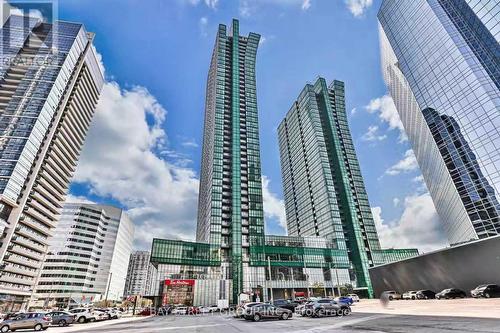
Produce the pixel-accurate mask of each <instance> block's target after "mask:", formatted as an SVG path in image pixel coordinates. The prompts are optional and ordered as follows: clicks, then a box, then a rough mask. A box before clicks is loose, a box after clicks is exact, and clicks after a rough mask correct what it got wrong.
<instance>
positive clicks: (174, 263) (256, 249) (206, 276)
mask: <svg viewBox="0 0 500 333" xmlns="http://www.w3.org/2000/svg"><path fill="white" fill-rule="evenodd" d="M254 244H255V246H254ZM209 248H210V245H209V244H205V243H193V242H184V241H176V240H163V239H155V240H154V241H153V247H152V251H151V264H152V265H153V268H154V270H155V272H154V274H153V275H154V276H153V278H152V279H151V282H150V288H149V290H148V291H149V293H150V295H152V296H156V298H157V300H158V303H159V302H161V303H163V304H167V303H168V302H170V301H171V298H172V297H174V296H175V295H176V296H175V297H177V296H179V294H178V293H174V294H175V295H174V294H173V293H172V292H171V291H170V289H169V288H168V287H166V285H167V284H172V283H174V284H176V283H177V284H189V285H190V286H191V287H190V289H189V293H186V292H184V291H183V292H182V294H183V295H184V296H183V297H184V300H183V302H184V303H185V304H194V305H210V304H216V303H217V300H220V299H228V300H229V301H230V302H231V303H237V302H238V299H239V294H238V297H237V298H233V295H232V292H233V286H234V280H233V275H232V272H231V271H230V270H227V269H226V268H225V266H224V263H221V262H218V261H210V260H209V259H210V258H209V252H208V251H207V250H208V249H209ZM244 262H245V264H244V265H243V278H242V284H243V287H242V291H241V293H244V294H247V295H249V297H250V298H252V299H253V300H256V299H257V298H259V299H260V300H270V299H271V298H283V297H286V298H292V297H295V296H299V295H303V296H307V295H309V296H314V295H315V296H325V295H328V296H333V295H338V288H340V286H343V285H346V284H350V283H351V275H352V267H351V265H350V262H349V260H348V255H347V250H345V249H344V250H341V249H338V247H337V243H336V241H335V240H329V239H323V238H320V237H297V236H295V237H294V236H265V240H264V242H256V243H251V244H250V256H249V258H247V259H245V261H244ZM167 281H168V282H167ZM173 295H174V296H173ZM175 297H174V298H175ZM176 300H178V299H176ZM181 303H182V302H181Z"/></svg>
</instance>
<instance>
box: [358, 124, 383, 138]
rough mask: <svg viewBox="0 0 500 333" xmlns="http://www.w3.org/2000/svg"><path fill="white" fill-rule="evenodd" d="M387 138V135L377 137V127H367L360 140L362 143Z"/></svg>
mask: <svg viewBox="0 0 500 333" xmlns="http://www.w3.org/2000/svg"><path fill="white" fill-rule="evenodd" d="M386 138H387V135H385V134H383V135H379V134H378V126H369V127H368V131H367V132H366V133H365V134H363V136H362V137H361V140H363V141H382V140H385V139H386Z"/></svg>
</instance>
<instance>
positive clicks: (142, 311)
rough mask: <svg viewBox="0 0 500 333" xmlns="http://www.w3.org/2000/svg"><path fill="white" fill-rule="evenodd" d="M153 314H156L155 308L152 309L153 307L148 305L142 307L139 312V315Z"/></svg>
mask: <svg viewBox="0 0 500 333" xmlns="http://www.w3.org/2000/svg"><path fill="white" fill-rule="evenodd" d="M153 314H155V312H154V310H153V309H151V308H149V307H148V308H144V309H142V310H141V311H140V312H139V313H138V315H139V316H151V315H153Z"/></svg>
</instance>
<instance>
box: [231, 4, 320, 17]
mask: <svg viewBox="0 0 500 333" xmlns="http://www.w3.org/2000/svg"><path fill="white" fill-rule="evenodd" d="M266 5H274V6H282V7H289V6H295V8H298V7H299V6H300V9H301V10H303V11H306V10H308V9H309V8H310V7H311V0H240V3H239V10H238V11H239V14H240V16H242V17H250V16H253V15H255V14H257V13H258V12H259V11H260V10H261V7H262V6H266Z"/></svg>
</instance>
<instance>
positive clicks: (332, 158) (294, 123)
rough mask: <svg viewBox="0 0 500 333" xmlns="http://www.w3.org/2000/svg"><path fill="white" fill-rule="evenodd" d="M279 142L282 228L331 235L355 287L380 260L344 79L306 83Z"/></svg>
mask: <svg viewBox="0 0 500 333" xmlns="http://www.w3.org/2000/svg"><path fill="white" fill-rule="evenodd" d="M278 132H279V145H280V158H281V169H282V178H283V190H284V196H285V206H286V217H287V227H288V233H289V235H291V236H317V237H326V238H333V239H335V240H336V242H337V244H338V246H339V248H341V249H342V248H343V249H347V250H348V253H349V260H350V262H351V274H352V275H353V277H354V280H355V282H356V285H357V287H358V288H366V289H367V292H368V294H369V295H371V294H372V286H371V283H370V277H369V274H368V268H369V267H370V266H373V265H376V264H381V263H383V262H384V260H383V256H382V255H381V252H380V243H379V240H378V235H377V231H376V229H375V223H374V221H373V217H372V214H371V210H370V204H369V202H368V196H367V194H366V190H365V185H364V183H363V177H362V176H361V171H360V168H359V164H358V160H357V157H356V152H355V150H354V145H353V142H352V138H351V134H350V132H349V127H348V124H347V117H346V111H345V91H344V83H343V82H341V81H336V80H335V81H333V82H332V83H331V84H330V86H327V84H326V81H325V79H323V78H318V80H317V81H316V82H315V83H314V84H307V85H306V86H305V88H304V89H303V90H302V92H301V93H300V95H299V97H298V98H297V100H296V101H295V102H294V103H293V105H292V108H291V109H290V111H289V112H288V114H287V115H286V117H285V119H284V120H283V121H282V122H281V124H280V126H279V128H278Z"/></svg>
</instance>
